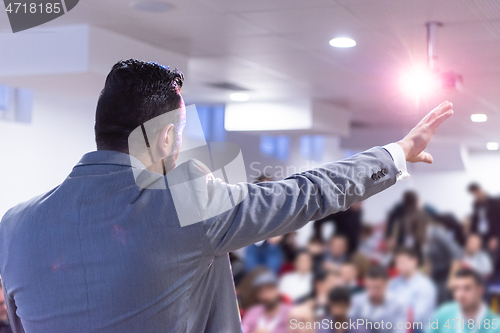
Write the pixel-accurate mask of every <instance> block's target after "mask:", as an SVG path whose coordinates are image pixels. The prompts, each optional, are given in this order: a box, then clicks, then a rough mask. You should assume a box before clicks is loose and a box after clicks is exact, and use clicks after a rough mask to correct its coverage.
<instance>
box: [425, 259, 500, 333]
mask: <svg viewBox="0 0 500 333" xmlns="http://www.w3.org/2000/svg"><path fill="white" fill-rule="evenodd" d="M484 291H485V285H484V280H483V277H482V276H481V275H480V274H478V273H477V272H476V271H474V270H472V269H470V268H463V269H460V270H458V271H457V272H456V273H455V275H454V279H453V299H454V301H453V302H450V303H446V304H444V305H443V306H441V307H440V308H439V309H438V311H437V312H436V314H435V315H434V318H433V319H432V320H431V323H432V324H431V327H430V328H429V329H428V332H437V333H439V332H471V333H472V332H473V333H483V332H484V333H486V332H500V325H499V323H500V317H498V316H497V315H496V314H494V313H493V312H492V311H491V310H490V309H488V306H487V305H486V303H485V302H484ZM434 323H435V324H434Z"/></svg>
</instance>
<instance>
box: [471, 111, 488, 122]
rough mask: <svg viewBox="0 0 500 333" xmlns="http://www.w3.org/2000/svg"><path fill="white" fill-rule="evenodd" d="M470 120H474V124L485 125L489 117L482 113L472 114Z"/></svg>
mask: <svg viewBox="0 0 500 333" xmlns="http://www.w3.org/2000/svg"><path fill="white" fill-rule="evenodd" d="M470 120H472V121H473V122H474V123H484V122H485V121H486V120H488V116H487V115H485V114H482V113H475V114H471V116H470Z"/></svg>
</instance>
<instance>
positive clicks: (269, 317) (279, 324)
mask: <svg viewBox="0 0 500 333" xmlns="http://www.w3.org/2000/svg"><path fill="white" fill-rule="evenodd" d="M253 288H254V290H255V292H256V294H257V300H258V305H256V306H254V307H252V308H250V309H249V310H248V311H247V313H246V314H245V317H243V321H242V326H243V332H245V333H286V332H287V330H288V327H289V326H290V322H289V316H290V309H291V305H289V304H286V303H285V302H284V301H283V300H282V298H281V295H280V293H279V289H278V279H277V278H276V276H275V275H274V274H273V273H272V272H271V271H265V272H263V273H262V274H261V275H259V276H258V277H257V278H256V279H255V281H254V283H253ZM221 320H223V319H221Z"/></svg>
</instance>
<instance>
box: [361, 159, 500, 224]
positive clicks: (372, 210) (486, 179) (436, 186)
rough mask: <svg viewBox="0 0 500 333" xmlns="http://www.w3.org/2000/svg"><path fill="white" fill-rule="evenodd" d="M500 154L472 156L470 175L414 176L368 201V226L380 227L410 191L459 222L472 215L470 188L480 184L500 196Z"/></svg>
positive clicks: (366, 217)
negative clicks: (473, 182) (451, 214)
mask: <svg viewBox="0 0 500 333" xmlns="http://www.w3.org/2000/svg"><path fill="white" fill-rule="evenodd" d="M499 170H500V154H497V153H489V154H473V155H470V156H469V161H468V163H467V170H466V171H452V172H450V171H448V172H428V173H418V172H414V173H411V178H410V179H408V180H405V181H400V182H398V183H397V184H396V185H394V186H393V187H391V188H390V189H388V190H387V191H384V192H382V193H379V194H377V195H375V196H373V197H372V198H370V199H368V200H366V202H365V205H364V216H365V220H366V222H368V223H380V222H382V221H383V220H384V219H385V218H386V216H387V212H388V211H389V210H390V209H391V208H392V207H393V206H394V204H395V203H396V202H397V201H398V200H399V199H400V198H401V197H402V194H403V192H404V191H406V190H409V189H411V190H415V191H416V192H417V193H418V194H419V195H420V197H421V199H422V200H423V201H424V202H426V203H429V204H431V205H433V206H434V207H435V208H436V209H438V211H440V212H452V213H454V214H455V215H456V216H457V217H458V218H459V219H463V218H465V217H466V216H467V215H468V214H470V212H471V208H472V197H471V196H470V195H469V194H468V193H467V185H468V184H469V183H470V182H472V181H475V182H479V183H480V184H481V185H482V186H483V188H484V189H485V190H487V191H488V192H489V193H490V194H492V195H499V194H500V172H499Z"/></svg>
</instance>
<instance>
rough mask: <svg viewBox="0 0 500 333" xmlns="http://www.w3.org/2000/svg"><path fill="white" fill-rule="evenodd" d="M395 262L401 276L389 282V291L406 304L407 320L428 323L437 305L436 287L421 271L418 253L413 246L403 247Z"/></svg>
mask: <svg viewBox="0 0 500 333" xmlns="http://www.w3.org/2000/svg"><path fill="white" fill-rule="evenodd" d="M395 264H396V270H397V271H398V273H399V276H397V277H395V278H393V279H392V280H391V281H390V282H389V291H390V292H391V293H393V294H394V295H395V296H396V297H397V299H398V301H399V302H401V303H402V304H404V309H405V313H406V321H407V322H413V321H417V322H422V323H428V321H429V319H430V318H431V316H432V314H433V311H434V309H435V307H436V296H437V295H436V287H435V286H434V284H433V283H432V281H431V279H429V277H427V276H425V275H424V274H423V273H421V272H420V271H419V260H418V253H417V252H416V250H414V249H412V248H401V249H399V250H398V251H397V253H396V256H395ZM417 331H418V330H414V332H417Z"/></svg>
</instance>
